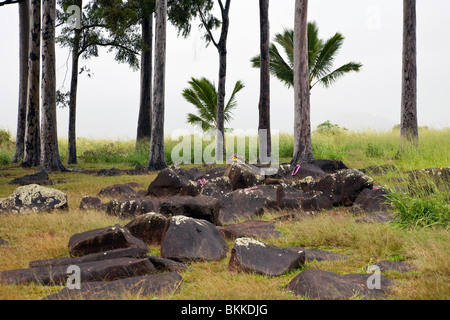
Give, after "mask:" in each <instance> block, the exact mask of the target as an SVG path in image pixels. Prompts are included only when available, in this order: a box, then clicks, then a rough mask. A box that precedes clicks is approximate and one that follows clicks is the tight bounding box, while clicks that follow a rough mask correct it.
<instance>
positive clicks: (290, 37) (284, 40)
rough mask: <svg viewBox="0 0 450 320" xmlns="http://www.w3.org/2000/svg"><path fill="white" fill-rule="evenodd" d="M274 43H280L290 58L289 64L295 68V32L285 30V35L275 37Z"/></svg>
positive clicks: (279, 34)
mask: <svg viewBox="0 0 450 320" xmlns="http://www.w3.org/2000/svg"><path fill="white" fill-rule="evenodd" d="M274 41H275V42H276V43H278V44H279V45H280V46H281V47H282V48H283V49H284V53H285V54H286V56H287V57H288V64H289V65H290V66H292V67H293V66H294V30H293V29H284V31H283V33H278V34H276V35H275V39H274Z"/></svg>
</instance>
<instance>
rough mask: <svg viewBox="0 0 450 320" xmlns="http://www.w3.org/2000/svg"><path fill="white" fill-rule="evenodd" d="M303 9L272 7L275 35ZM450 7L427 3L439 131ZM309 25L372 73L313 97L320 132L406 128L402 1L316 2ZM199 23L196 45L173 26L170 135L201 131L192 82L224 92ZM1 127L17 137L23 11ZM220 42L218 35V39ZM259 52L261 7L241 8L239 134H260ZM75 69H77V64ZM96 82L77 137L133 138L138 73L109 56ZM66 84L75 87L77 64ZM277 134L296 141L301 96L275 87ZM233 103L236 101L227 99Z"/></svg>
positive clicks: (8, 51) (4, 63)
mask: <svg viewBox="0 0 450 320" xmlns="http://www.w3.org/2000/svg"><path fill="white" fill-rule="evenodd" d="M293 11H294V0H277V1H271V3H270V27H271V34H272V37H271V38H273V35H275V34H276V33H280V32H282V31H283V29H284V28H286V27H288V28H292V27H293V24H294V16H293ZM449 18H450V1H448V0H433V1H431V0H418V1H417V28H418V31H417V32H418V34H417V36H418V39H417V45H418V113H419V125H421V126H425V125H426V126H430V127H436V128H442V127H448V126H449V125H450V124H449V122H450V85H449V84H450V82H449V81H448V74H450V64H449V62H448V59H449V57H450V41H448V39H449V34H448V32H449V31H450V19H449ZM308 20H309V21H313V20H314V21H316V22H317V23H318V26H319V36H320V37H321V38H328V37H331V36H332V35H333V34H334V33H335V32H341V33H342V34H343V35H344V37H345V38H346V39H345V41H344V45H343V47H342V50H341V52H340V53H339V54H338V56H337V59H336V61H335V66H336V67H338V66H340V65H342V64H344V63H346V62H349V61H357V62H361V63H362V64H363V65H364V67H363V68H362V71H361V72H359V73H352V74H349V75H347V76H345V77H344V78H342V79H340V80H339V81H338V82H337V83H335V84H334V85H333V86H332V87H331V88H329V89H323V88H322V87H319V86H316V87H314V89H313V90H312V95H311V118H312V119H311V121H312V125H313V128H314V127H315V126H317V125H318V124H320V123H322V122H324V121H326V120H330V121H331V122H332V123H337V124H339V125H341V126H345V127H347V128H350V129H355V130H359V129H377V130H385V129H390V128H392V126H393V125H395V124H397V123H399V122H400V89H401V50H402V1H400V0H397V1H392V0H340V1H336V0H311V1H309V17H308ZM198 24H199V23H198V22H194V23H193V30H192V34H191V36H190V37H189V38H188V39H183V38H177V36H176V32H175V31H174V29H173V28H172V26H170V24H168V43H167V78H166V113H165V118H166V120H165V132H166V134H170V133H172V132H173V131H174V130H176V129H188V130H192V127H191V126H189V125H187V124H186V115H187V113H188V112H192V111H193V107H191V106H190V105H189V104H188V103H187V102H185V100H184V99H183V97H182V96H181V92H182V90H183V89H184V88H186V87H187V86H188V85H187V81H189V80H190V78H191V77H202V76H205V77H207V78H209V79H211V80H213V81H215V82H216V83H217V76H218V53H217V50H216V49H215V47H214V46H213V45H210V46H209V47H207V48H206V47H205V45H204V42H203V41H202V40H201V38H200V37H201V33H199V32H197V28H196V26H197V25H198ZM0 30H2V31H1V32H0V128H7V129H9V130H10V131H11V132H13V133H15V130H16V118H17V100H18V73H19V66H18V61H19V60H18V52H19V48H18V8H17V5H7V6H4V7H0ZM216 34H218V31H217V32H216ZM258 52H259V11H258V1H257V0H245V1H243V0H239V1H236V0H234V1H232V4H231V11H230V31H229V37H228V73H227V89H228V91H227V93H228V94H229V91H230V90H232V87H233V86H234V83H235V82H236V81H237V80H242V81H243V82H244V83H245V86H246V87H245V88H244V89H243V90H242V91H241V92H240V93H239V94H238V95H237V101H238V107H237V109H236V110H235V112H234V120H233V121H232V122H231V123H230V124H229V125H228V126H230V127H233V128H235V129H243V130H248V129H256V128H257V127H258V100H259V70H258V69H253V68H251V64H250V61H249V60H250V58H251V57H253V56H254V55H255V54H257V53H258ZM67 57H68V51H67V50H58V51H57V68H58V70H57V77H58V84H57V86H58V87H61V86H62V84H63V79H64V75H65V73H66V65H65V63H66V59H67ZM69 63H70V62H69ZM84 64H86V65H87V66H88V67H89V68H90V69H91V71H92V73H93V76H92V77H91V78H88V77H87V76H86V75H84V74H82V75H81V76H80V79H79V88H78V107H77V113H78V114H77V135H78V137H86V138H114V139H117V138H120V139H134V138H135V134H136V125H137V118H138V109H139V72H133V71H132V70H131V69H130V68H129V67H128V66H127V65H123V64H122V65H119V64H117V63H116V62H115V61H114V56H113V54H112V53H107V52H106V50H105V51H103V53H102V54H101V55H100V57H99V58H95V59H92V60H90V61H87V62H81V63H80V66H83V65H84ZM67 67H68V70H69V71H68V73H67V77H66V80H65V83H64V87H65V88H66V89H68V88H69V86H70V64H69V65H68V66H67ZM271 79H272V80H271V110H272V117H271V123H272V124H271V126H272V129H278V130H279V131H280V132H292V128H293V114H294V113H293V89H292V88H291V89H287V88H286V87H284V86H283V85H282V84H281V83H280V82H279V81H278V80H277V79H275V78H273V77H272V78H271ZM228 96H229V95H227V97H228ZM67 127H68V110H67V109H58V131H59V135H60V137H67Z"/></svg>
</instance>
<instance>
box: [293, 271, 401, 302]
mask: <svg viewBox="0 0 450 320" xmlns="http://www.w3.org/2000/svg"><path fill="white" fill-rule="evenodd" d="M371 276H372V274H346V275H340V274H337V273H332V272H328V271H324V270H319V269H307V270H305V271H302V272H301V273H300V274H298V275H297V276H296V277H295V278H294V279H292V280H291V282H290V283H289V285H288V287H287V288H288V290H290V291H292V292H293V293H294V294H296V295H300V296H304V297H307V298H309V299H319V300H344V299H350V298H352V297H355V296H363V298H364V299H380V298H387V296H388V295H389V294H390V290H389V288H390V287H391V286H393V285H394V284H395V282H394V281H392V280H390V279H389V278H387V277H385V276H384V275H378V276H379V277H380V289H377V288H373V289H369V287H368V285H367V282H368V279H369V277H371ZM369 281H370V280H369Z"/></svg>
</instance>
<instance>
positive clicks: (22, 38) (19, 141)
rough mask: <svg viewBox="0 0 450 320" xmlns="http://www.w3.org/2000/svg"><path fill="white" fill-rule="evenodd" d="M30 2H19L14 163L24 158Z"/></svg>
mask: <svg viewBox="0 0 450 320" xmlns="http://www.w3.org/2000/svg"><path fill="white" fill-rule="evenodd" d="M29 15H30V12H29V1H22V2H19V107H18V112H17V133H16V148H15V150H14V155H13V157H12V160H11V162H12V163H18V162H20V161H21V160H22V158H23V149H24V142H25V125H26V117H27V93H28V37H29V32H30V17H29Z"/></svg>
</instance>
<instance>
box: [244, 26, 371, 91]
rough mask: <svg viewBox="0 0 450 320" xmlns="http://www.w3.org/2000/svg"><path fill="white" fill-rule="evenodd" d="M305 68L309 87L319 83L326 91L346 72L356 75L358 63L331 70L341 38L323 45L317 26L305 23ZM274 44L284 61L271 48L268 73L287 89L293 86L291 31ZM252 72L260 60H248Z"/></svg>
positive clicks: (342, 39) (340, 36) (257, 66)
mask: <svg viewBox="0 0 450 320" xmlns="http://www.w3.org/2000/svg"><path fill="white" fill-rule="evenodd" d="M307 34H308V64H309V65H308V67H309V86H310V89H312V88H313V87H314V86H315V85H316V84H318V83H320V84H322V85H323V86H324V87H329V86H330V85H331V84H333V83H334V82H336V80H338V79H339V78H341V77H342V76H344V75H345V74H347V73H349V72H353V71H354V72H358V71H359V70H360V68H361V67H362V64H361V63H358V62H349V63H346V64H344V65H342V66H340V67H339V68H336V69H334V70H333V62H334V59H335V57H336V55H337V53H338V52H339V50H340V49H341V47H342V45H343V43H344V39H345V38H344V37H343V36H342V34H340V33H338V32H337V33H336V34H335V35H334V36H332V37H331V38H330V39H328V40H326V41H324V40H323V39H320V38H319V28H318V27H317V24H316V22H308V29H307ZM274 42H275V43H276V44H278V45H280V46H281V47H282V48H283V50H284V53H285V54H286V57H287V61H286V60H285V58H284V57H283V56H282V55H281V53H280V51H279V50H278V48H277V46H276V45H275V44H274V43H272V44H271V45H270V72H271V73H272V75H274V76H275V77H276V78H278V79H279V80H280V81H282V82H283V83H284V84H285V85H286V86H287V87H288V88H290V87H293V86H294V30H293V29H285V30H284V31H283V33H278V34H276V35H275V38H274ZM251 62H252V66H253V67H254V68H260V56H259V55H257V56H255V57H254V58H252V59H251Z"/></svg>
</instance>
